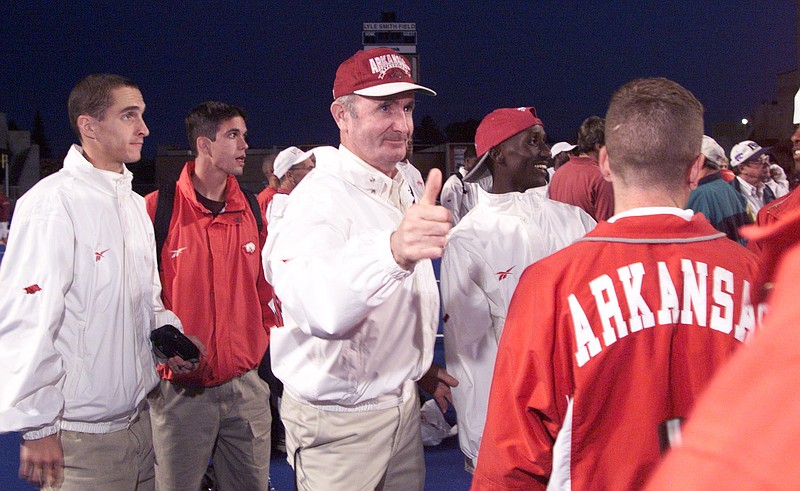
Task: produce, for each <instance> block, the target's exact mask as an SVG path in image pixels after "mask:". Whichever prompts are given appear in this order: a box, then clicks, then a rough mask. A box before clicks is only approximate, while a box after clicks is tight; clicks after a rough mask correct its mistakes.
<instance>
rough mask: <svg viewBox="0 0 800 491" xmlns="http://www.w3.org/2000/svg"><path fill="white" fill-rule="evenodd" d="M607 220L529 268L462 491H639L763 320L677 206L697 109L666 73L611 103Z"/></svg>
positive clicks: (690, 179) (730, 254) (699, 160)
mask: <svg viewBox="0 0 800 491" xmlns="http://www.w3.org/2000/svg"><path fill="white" fill-rule="evenodd" d="M606 129H607V130H606V147H605V148H604V149H602V150H601V153H600V168H601V170H602V172H603V173H604V175H605V176H606V177H607V178H609V179H610V180H611V182H613V184H614V202H615V215H614V216H612V217H611V218H610V219H609V220H608V221H607V222H601V223H600V224H599V225H598V226H597V227H596V228H595V229H594V230H593V231H592V232H589V233H588V234H587V235H586V236H585V237H584V238H582V239H580V240H579V241H578V242H577V243H576V244H574V245H572V246H570V247H567V248H565V249H562V250H561V251H559V252H557V253H555V254H553V255H551V256H549V257H547V258H545V259H543V260H542V261H539V262H537V263H534V264H533V265H532V266H530V267H529V268H528V269H527V270H526V271H525V273H524V274H523V276H522V278H521V279H520V282H519V285H518V287H517V290H516V292H515V293H514V297H513V298H512V300H511V305H510V307H509V312H508V317H507V318H506V324H505V330H504V331H503V336H502V338H501V340H500V347H499V349H498V357H497V363H496V365H495V373H494V378H493V385H492V390H491V395H490V397H489V413H488V416H487V421H486V427H485V430H484V433H483V439H482V441H481V447H480V453H479V456H480V457H479V459H478V466H477V468H476V471H475V477H474V479H473V483H472V487H473V489H545V487H550V488H552V489H585V490H593V489H620V490H622V489H636V488H640V487H642V486H643V485H644V483H645V480H646V479H647V476H648V475H649V474H650V473H651V472H652V470H653V469H654V467H655V465H656V464H657V463H658V460H659V458H660V455H661V445H660V441H659V435H660V432H659V427H660V426H662V425H663V424H665V423H667V424H672V422H674V421H675V420H680V419H681V418H685V417H687V416H688V414H689V411H690V410H691V409H692V406H693V404H694V401H695V400H696V398H697V397H698V395H699V394H700V392H701V391H702V390H703V388H704V387H705V386H706V385H707V383H708V381H709V380H710V379H711V377H712V376H713V374H714V372H715V371H716V370H717V368H719V367H720V366H721V365H722V364H723V363H724V362H725V361H726V360H727V359H728V358H729V357H730V356H731V355H732V354H733V352H734V351H735V350H736V349H737V348H738V347H740V346H741V345H742V343H743V342H744V341H745V340H746V339H747V338H748V336H749V335H750V334H751V332H752V331H753V329H754V328H755V326H756V321H757V318H758V317H759V315H760V313H761V312H760V309H759V308H758V306H755V305H752V303H751V301H750V285H751V284H752V283H753V280H754V278H755V275H756V269H757V263H756V259H755V256H754V255H753V254H752V253H750V252H749V251H748V250H747V249H745V248H744V247H742V246H741V245H739V244H738V243H735V242H733V241H731V240H729V239H727V238H726V237H725V234H724V233H722V232H719V231H717V230H716V229H714V228H713V227H712V226H711V224H710V223H709V222H708V220H706V219H705V218H704V217H703V216H702V215H693V213H692V211H691V210H683V209H682V208H683V206H684V205H685V203H686V200H687V198H688V196H689V193H690V191H691V189H692V187H693V186H694V185H696V182H697V178H698V175H699V170H700V168H701V166H702V164H703V160H704V157H703V155H702V154H701V153H700V144H701V138H702V135H703V109H702V106H701V105H700V103H699V102H698V101H697V99H695V97H694V96H693V95H692V94H691V93H690V92H689V91H687V90H686V89H684V88H683V87H681V86H680V85H678V84H676V83H674V82H671V81H669V80H666V79H640V80H635V81H633V82H630V83H629V84H626V85H625V86H623V87H622V88H621V89H619V90H618V91H617V92H616V93H615V94H614V96H613V98H612V99H611V103H610V106H609V109H608V114H607V116H606Z"/></svg>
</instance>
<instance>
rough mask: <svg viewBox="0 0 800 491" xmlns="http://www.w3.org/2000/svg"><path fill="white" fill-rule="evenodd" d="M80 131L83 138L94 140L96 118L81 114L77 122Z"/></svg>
mask: <svg viewBox="0 0 800 491" xmlns="http://www.w3.org/2000/svg"><path fill="white" fill-rule="evenodd" d="M77 126H78V131H80V133H81V136H82V137H83V138H89V139H91V140H94V139H95V138H96V137H95V134H94V118H92V117H91V116H89V115H88V114H81V115H80V116H78V120H77Z"/></svg>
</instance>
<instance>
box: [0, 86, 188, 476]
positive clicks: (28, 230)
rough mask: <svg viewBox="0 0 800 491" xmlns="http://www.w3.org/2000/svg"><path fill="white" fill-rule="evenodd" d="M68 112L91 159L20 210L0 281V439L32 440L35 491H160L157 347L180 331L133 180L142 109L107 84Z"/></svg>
mask: <svg viewBox="0 0 800 491" xmlns="http://www.w3.org/2000/svg"><path fill="white" fill-rule="evenodd" d="M68 106H69V114H70V122H71V124H72V127H73V130H74V131H75V133H76V134H77V135H78V137H79V138H80V141H81V145H82V146H78V145H73V146H72V148H71V149H70V150H69V153H68V154H67V156H66V158H65V159H64V168H63V169H61V171H59V172H58V173H56V174H54V175H52V176H49V177H47V178H45V179H44V180H42V181H41V182H39V183H38V184H37V185H36V186H34V187H33V188H32V189H31V190H30V191H28V192H27V193H26V194H25V195H24V196H23V197H22V198H20V200H19V202H18V203H17V209H16V213H15V214H14V221H13V224H12V228H11V233H10V236H9V242H8V248H7V249H6V253H5V257H4V258H3V263H2V268H0V292H2V295H0V312H2V313H3V315H2V316H0V380H2V381H3V383H2V384H0V431H2V432H8V431H19V432H23V440H22V444H21V447H20V477H21V478H23V479H26V480H28V481H31V482H33V483H35V484H37V485H41V486H55V487H58V485H59V484H61V489H75V490H77V489H87V488H89V487H92V488H100V489H154V471H153V449H152V444H151V441H152V440H151V439H152V437H151V430H150V418H149V414H148V409H147V400H146V398H145V396H146V395H147V393H148V392H150V390H151V389H153V388H154V387H155V386H156V385H157V384H158V374H157V373H156V369H155V360H154V357H153V352H152V348H151V343H150V339H149V336H150V332H151V331H152V330H153V329H155V328H157V327H160V326H162V325H165V324H172V325H175V326H178V327H179V328H180V326H181V325H180V321H179V320H178V318H177V317H176V316H175V315H174V314H173V313H172V312H170V311H166V310H164V307H163V305H162V303H161V300H160V298H159V295H160V293H161V284H160V282H159V279H158V273H157V270H156V261H155V239H154V234H153V226H152V224H151V223H150V219H149V218H148V217H147V212H146V211H145V206H144V198H142V197H141V196H139V195H137V194H136V193H134V192H133V191H132V189H131V181H132V177H133V176H132V175H131V173H130V171H129V170H128V169H127V168H126V167H125V163H129V162H136V161H138V160H139V159H140V158H141V149H142V143H143V141H144V138H145V137H146V136H147V135H148V134H149V131H148V129H147V125H145V123H144V120H143V118H142V114H143V113H144V109H145V104H144V101H143V99H142V94H141V92H140V91H139V89H138V88H137V87H136V85H135V84H134V83H133V82H131V81H130V80H128V79H126V78H124V77H120V76H118V75H107V74H102V75H90V76H88V77H87V78H85V79H84V80H82V81H81V82H79V83H78V84H77V85H76V87H75V88H74V89H73V90H72V92H71V93H70V97H69V104H68ZM196 344H197V343H196ZM202 351H204V348H202V349H201V352H202ZM169 363H170V366H172V367H173V369H174V370H177V371H179V372H181V373H186V372H188V371H190V370H192V369H193V368H195V366H196V365H195V364H193V363H190V362H188V361H183V360H181V359H180V358H178V357H173V358H170V360H169ZM62 481H63V482H62Z"/></svg>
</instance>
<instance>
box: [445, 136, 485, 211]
mask: <svg viewBox="0 0 800 491" xmlns="http://www.w3.org/2000/svg"><path fill="white" fill-rule="evenodd" d="M477 162H478V157H477V155H476V154H475V147H474V146H473V145H469V146H467V148H466V149H465V150H464V165H463V166H462V167H460V168H459V169H458V170H457V171H456V172H455V173H453V175H452V176H450V177H449V178H447V181H445V183H444V185H443V186H442V194H441V197H440V198H439V201H440V202H441V203H442V206H444V207H445V208H447V209H448V210H449V211H450V216H451V217H452V224H453V226H455V225H457V224H458V222H459V221H460V220H461V219H462V218H464V216H465V215H466V214H467V213H469V211H470V210H471V209H473V208H474V207H475V205H476V204H477V203H478V188H481V189H483V190H484V191H489V190H491V189H492V176H491V174H485V175H484V176H483V177H482V178H481V179H479V180H478V181H477V182H473V183H469V182H464V176H466V175H467V174H468V173H469V172H470V171H471V170H472V169H473V168H474V167H475V164H476V163H477Z"/></svg>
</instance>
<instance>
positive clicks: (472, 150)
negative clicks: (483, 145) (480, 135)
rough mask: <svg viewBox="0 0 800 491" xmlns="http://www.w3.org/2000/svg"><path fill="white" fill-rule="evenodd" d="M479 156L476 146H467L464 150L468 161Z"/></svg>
mask: <svg viewBox="0 0 800 491" xmlns="http://www.w3.org/2000/svg"><path fill="white" fill-rule="evenodd" d="M477 156H478V154H477V152H476V151H475V145H467V147H466V148H465V149H464V158H465V159H466V158H469V157H477Z"/></svg>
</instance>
